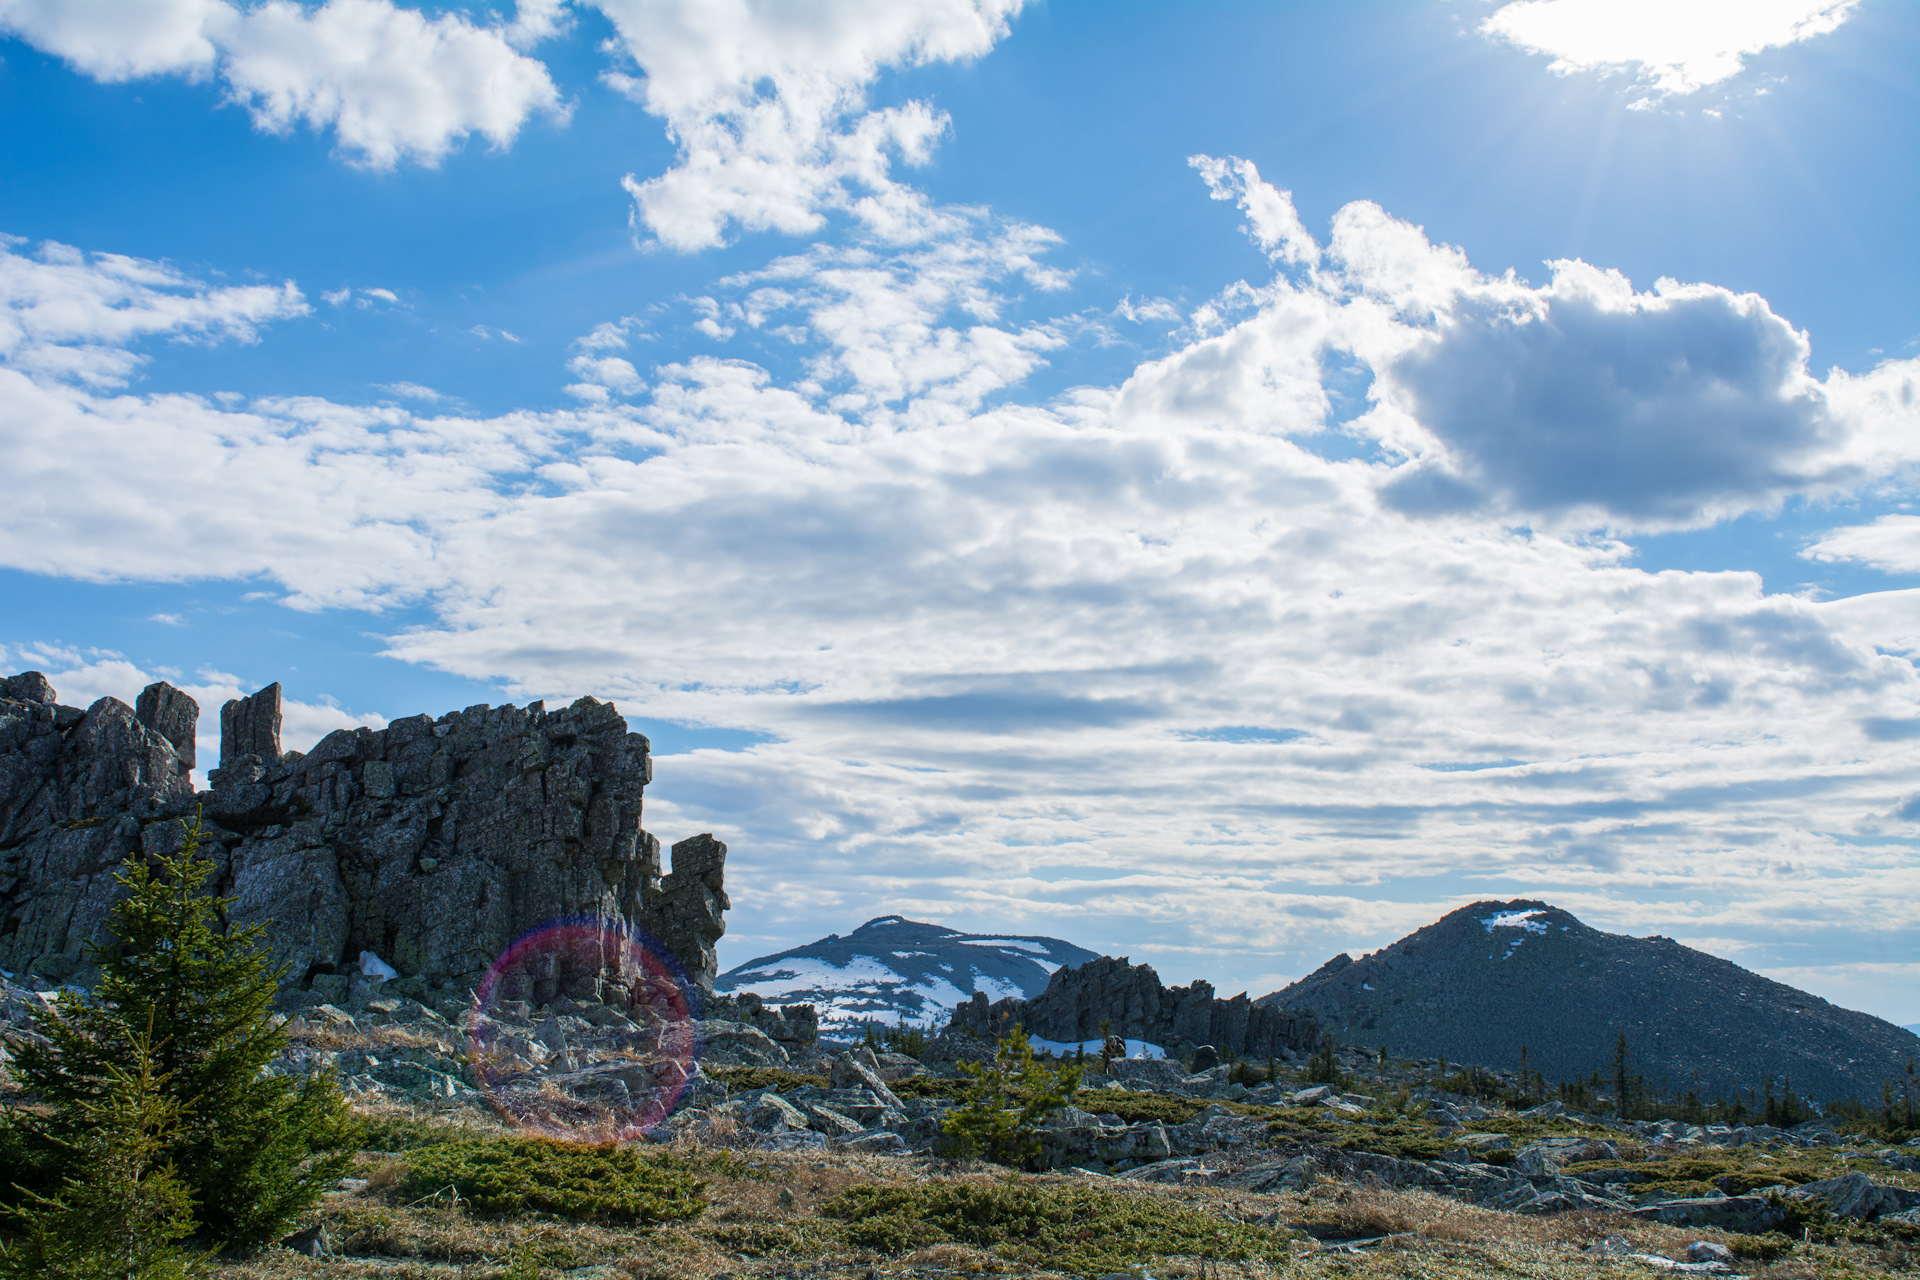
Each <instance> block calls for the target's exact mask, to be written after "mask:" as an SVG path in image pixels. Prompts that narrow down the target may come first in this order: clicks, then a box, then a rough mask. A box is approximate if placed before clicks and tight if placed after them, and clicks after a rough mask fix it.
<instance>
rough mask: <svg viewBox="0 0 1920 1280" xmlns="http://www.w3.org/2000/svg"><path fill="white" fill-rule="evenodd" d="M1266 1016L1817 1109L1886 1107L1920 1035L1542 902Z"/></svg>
mask: <svg viewBox="0 0 1920 1280" xmlns="http://www.w3.org/2000/svg"><path fill="white" fill-rule="evenodd" d="M1258 1003H1259V1004H1261V1005H1266V1006H1273V1007H1286V1008H1293V1009H1299V1010H1302V1011H1305V1012H1309V1013H1312V1014H1313V1015H1314V1016H1315V1017H1317V1018H1318V1019H1319V1020H1320V1023H1321V1025H1323V1026H1324V1027H1325V1028H1326V1029H1327V1030H1329V1031H1331V1032H1332V1033H1333V1034H1334V1036H1335V1037H1336V1038H1337V1039H1338V1040H1339V1041H1340V1042H1341V1043H1343V1044H1350V1045H1358V1046H1361V1047H1372V1046H1375V1045H1385V1046H1387V1048H1388V1050H1389V1051H1391V1052H1392V1053H1394V1054H1397V1055H1400V1056H1403V1057H1438V1056H1444V1057H1446V1058H1448V1059H1449V1060H1451V1061H1453V1062H1459V1063H1479V1064H1481V1065H1483V1066H1489V1067H1495V1068H1498V1069H1501V1070H1512V1069H1513V1068H1515V1067H1516V1066H1518V1065H1519V1057H1520V1049H1521V1046H1522V1045H1524V1046H1526V1048H1527V1054H1528V1059H1529V1062H1530V1064H1531V1066H1532V1067H1533V1068H1534V1069H1536V1070H1538V1071H1540V1072H1542V1073H1544V1074H1545V1075H1546V1077H1547V1079H1548V1080H1571V1079H1584V1078H1585V1077H1586V1076H1587V1075H1588V1073H1589V1072H1592V1071H1595V1070H1598V1071H1599V1072H1600V1074H1601V1075H1602V1076H1603V1077H1609V1076H1610V1075H1611V1063H1612V1061H1613V1051H1614V1044H1615V1040H1616V1037H1617V1036H1618V1035H1619V1034H1620V1033H1622V1032H1625V1033H1626V1037H1627V1046H1628V1054H1629V1059H1630V1069H1631V1070H1632V1071H1633V1072H1635V1073H1636V1074H1639V1075H1642V1076H1645V1077H1646V1078H1647V1079H1648V1080H1650V1081H1652V1082H1653V1083H1656V1084H1659V1085H1661V1086H1662V1088H1663V1089H1664V1090H1667V1091H1672V1090H1678V1091H1680V1092H1682V1093H1684V1092H1685V1091H1686V1090H1687V1089H1688V1088H1698V1089H1699V1090H1700V1092H1701V1094H1702V1097H1703V1099H1704V1100H1706V1101H1712V1099H1713V1098H1714V1096H1715V1095H1724V1096H1726V1097H1728V1098H1729V1099H1730V1098H1731V1097H1732V1091H1733V1090H1735V1089H1741V1090H1745V1089H1748V1088H1759V1087H1763V1086H1764V1085H1765V1083H1766V1080H1767V1078H1768V1077H1769V1076H1771V1077H1773V1078H1774V1080H1775V1081H1776V1083H1777V1082H1778V1081H1779V1080H1780V1079H1781V1078H1782V1077H1788V1076H1790V1077H1792V1080H1793V1086H1794V1089H1795V1091H1796V1092H1800V1093H1805V1094H1810V1095H1812V1096H1813V1097H1815V1098H1823V1099H1824V1098H1842V1097H1848V1096H1853V1097H1858V1098H1860V1099H1862V1100H1863V1101H1868V1102H1872V1101H1874V1100H1877V1099H1878V1098H1879V1096H1880V1082H1881V1081H1882V1079H1898V1078H1899V1077H1900V1076H1901V1075H1903V1074H1904V1071H1905V1067H1906V1062H1907V1060H1908V1058H1909V1057H1911V1056H1913V1055H1914V1054H1915V1053H1916V1052H1920V1039H1917V1038H1916V1037H1915V1036H1914V1035H1913V1034H1912V1033H1910V1032H1908V1031H1905V1030H1903V1029H1902V1028H1900V1027H1896V1026H1894V1025H1893V1024H1892V1023H1890V1022H1884V1021H1882V1020H1881V1019H1879V1018H1875V1017H1872V1016H1871V1015H1869V1014H1864V1013H1856V1012H1854V1011H1853V1010H1851V1009H1842V1008H1839V1007H1837V1006H1835V1005H1831V1004H1829V1003H1827V1002H1826V1001H1825V1000H1822V999H1820V998H1819V997H1818V996H1813V995H1809V994H1807V993H1806V992H1804V991H1798V990H1795V989H1794V988H1792V987H1789V986H1786V985H1785V984H1783V983H1779V982H1774V981H1772V980H1771V979H1768V978H1763V977H1761V976H1760V975H1759V974H1757V973H1753V972H1750V971H1749V970H1746V969H1742V968H1741V967H1740V966H1738V965H1736V964H1734V963H1732V962H1731V961H1728V960H1722V959H1720V958H1719V957H1718V956H1710V955H1707V954H1705V953H1704V952H1700V951H1694V950H1692V949H1691V948H1689V947H1683V946H1681V945H1680V944H1679V943H1677V942H1675V941H1673V939H1671V938H1629V937H1623V936H1621V935H1619V934H1612V933H1604V932H1602V931H1600V930H1598V929H1594V928H1592V927H1590V926H1588V925H1585V924H1582V923H1581V922H1580V921H1579V920H1577V919H1575V918H1574V917H1573V916H1572V915H1570V914H1568V913H1567V912H1565V911H1561V910H1559V909H1558V908H1555V907H1552V906H1550V905H1548V904H1547V903H1544V902H1535V901H1513V902H1476V903H1474V904H1473V905H1471V906H1467V907H1462V908H1461V909H1460V910H1458V911H1454V912H1452V913H1450V914H1448V915H1446V916H1444V917H1442V918H1441V919H1440V920H1438V921H1436V922H1435V923H1433V924H1430V925H1428V926H1427V927H1426V928H1424V929H1420V930H1418V931H1416V932H1414V933H1411V934H1409V935H1407V936H1406V937H1404V938H1402V939H1400V941H1398V942H1396V943H1394V944H1393V945H1391V946H1389V947H1385V948H1383V949H1381V950H1379V951H1376V952H1374V953H1373V954H1372V955H1368V956H1363V957H1361V958H1360V959H1358V960H1353V959H1350V958H1349V957H1347V956H1344V955H1341V956H1335V957H1334V958H1333V959H1332V960H1330V961H1328V962H1327V963H1326V964H1324V965H1322V966H1321V967H1320V968H1319V969H1318V970H1316V971H1315V972H1313V973H1311V974H1309V975H1307V976H1306V977H1305V978H1302V979H1301V980H1300V981H1298V982H1296V983H1294V984H1293V985H1292V986H1290V987H1287V988H1285V989H1284V990H1281V991H1276V992H1274V993H1273V994H1272V995H1270V996H1264V997H1262V998H1261V999H1260V1001H1259V1002H1258Z"/></svg>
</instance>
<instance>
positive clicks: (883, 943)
mask: <svg viewBox="0 0 1920 1280" xmlns="http://www.w3.org/2000/svg"><path fill="white" fill-rule="evenodd" d="M1093 958H1094V953H1093V952H1091V951H1088V950H1087V949H1086V948H1085V947H1076V946H1074V945H1073V944H1072V943H1071V942H1062V941H1061V940H1060V939H1058V938H1042V937H1033V936H1027V935H1019V934H1006V933H991V934H988V933H962V932H960V931H959V930H958V929H949V928H947V927H946V926H945V925H938V924H926V923H923V922H921V921H917V920H908V919H906V918H905V917H902V916H880V917H878V918H877V919H873V920H869V921H867V922H866V923H865V924H863V925H861V926H860V927H859V928H858V929H855V930H854V931H853V932H852V933H850V934H847V935H846V936H845V937H842V936H841V935H839V934H837V933H835V934H829V935H828V936H826V937H824V938H821V939H820V940H819V941H817V942H810V943H808V944H806V945H805V946H803V947H793V948H790V949H789V950H786V951H781V952H778V953H777V954H774V955H770V956H759V957H756V958H755V959H752V960H749V961H747V962H746V963H745V964H742V965H738V966H736V967H734V968H732V969H730V970H728V971H727V972H726V973H724V974H722V975H721V976H720V977H719V979H718V980H716V982H715V983H714V989H715V990H717V991H731V992H740V993H747V992H752V993H754V994H756V995H758V996H761V997H764V998H766V999H769V1000H771V999H780V1000H804V1001H807V1002H808V1003H810V1004H811V1005H813V1006H814V1007H815V1008H816V1009H818V1010H819V1011H820V1018H821V1021H822V1023H823V1024H824V1025H825V1026H826V1027H827V1029H828V1030H829V1031H832V1032H838V1033H840V1034H842V1035H858V1034H859V1033H860V1030H861V1028H862V1027H863V1026H864V1025H865V1024H866V1023H869V1022H881V1023H900V1022H907V1023H922V1024H925V1023H929V1022H933V1023H935V1024H936V1025H944V1023H945V1021H946V1019H947V1017H948V1016H949V1015H950V1014H951V1012H952V1010H953V1008H954V1006H955V1005H957V1004H959V1003H961V1002H962V1001H964V1000H966V999H967V998H968V997H969V996H971V995H972V994H973V993H974V992H976V991H981V992H985V993H986V994H987V997H988V998H989V999H998V998H1000V997H1002V996H1035V995H1038V994H1040V992H1041V991H1043V990H1045V988H1046V985H1047V980H1048V978H1049V977H1050V976H1051V975H1052V974H1053V973H1054V972H1055V971H1056V970H1058V969H1059V968H1060V967H1061V966H1062V965H1072V964H1080V963H1082V962H1084V961H1087V960H1091V959H1093Z"/></svg>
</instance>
